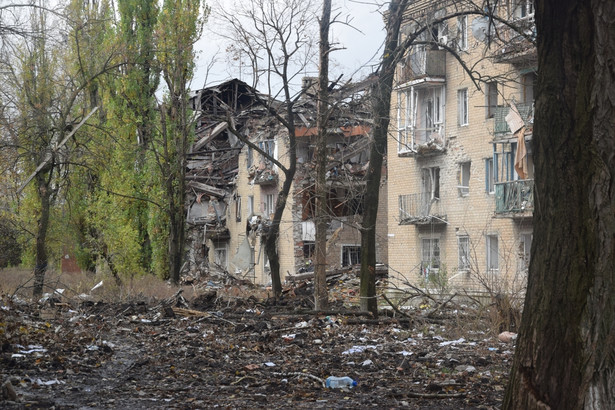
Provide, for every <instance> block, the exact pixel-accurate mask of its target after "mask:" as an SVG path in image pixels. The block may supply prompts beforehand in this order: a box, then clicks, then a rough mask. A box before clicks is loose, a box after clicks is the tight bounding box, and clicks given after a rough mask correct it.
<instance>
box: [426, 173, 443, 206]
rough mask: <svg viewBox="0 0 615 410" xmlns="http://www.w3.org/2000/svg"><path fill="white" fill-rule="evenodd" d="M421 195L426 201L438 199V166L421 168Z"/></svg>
mask: <svg viewBox="0 0 615 410" xmlns="http://www.w3.org/2000/svg"><path fill="white" fill-rule="evenodd" d="M422 195H423V198H425V200H427V201H432V200H435V199H440V168H438V167H432V168H423V169H422Z"/></svg>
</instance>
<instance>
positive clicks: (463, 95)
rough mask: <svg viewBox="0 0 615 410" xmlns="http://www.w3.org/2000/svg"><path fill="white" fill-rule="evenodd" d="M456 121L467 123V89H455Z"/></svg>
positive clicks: (461, 123) (460, 123) (462, 123)
mask: <svg viewBox="0 0 615 410" xmlns="http://www.w3.org/2000/svg"><path fill="white" fill-rule="evenodd" d="M457 122H458V124H459V125H468V122H469V119H468V89H467V88H464V89H462V90H459V91H457Z"/></svg>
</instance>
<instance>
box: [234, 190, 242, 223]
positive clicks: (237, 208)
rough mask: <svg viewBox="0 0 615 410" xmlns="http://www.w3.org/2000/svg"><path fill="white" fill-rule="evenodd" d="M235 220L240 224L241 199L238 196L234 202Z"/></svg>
mask: <svg viewBox="0 0 615 410" xmlns="http://www.w3.org/2000/svg"><path fill="white" fill-rule="evenodd" d="M235 220H236V221H237V222H241V197H240V196H238V197H237V199H236V200H235Z"/></svg>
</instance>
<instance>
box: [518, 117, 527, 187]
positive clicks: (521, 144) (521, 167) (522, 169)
mask: <svg viewBox="0 0 615 410" xmlns="http://www.w3.org/2000/svg"><path fill="white" fill-rule="evenodd" d="M515 135H516V136H517V152H516V153H515V171H517V174H519V178H521V179H526V178H527V171H528V169H527V149H526V148H525V127H522V128H521V129H520V130H519V131H517V132H516V133H515Z"/></svg>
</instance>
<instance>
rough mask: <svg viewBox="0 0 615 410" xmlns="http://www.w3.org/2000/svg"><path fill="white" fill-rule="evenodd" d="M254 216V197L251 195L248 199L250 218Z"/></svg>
mask: <svg viewBox="0 0 615 410" xmlns="http://www.w3.org/2000/svg"><path fill="white" fill-rule="evenodd" d="M252 215H254V197H253V196H252V195H250V196H249V197H248V218H250V217H252Z"/></svg>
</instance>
